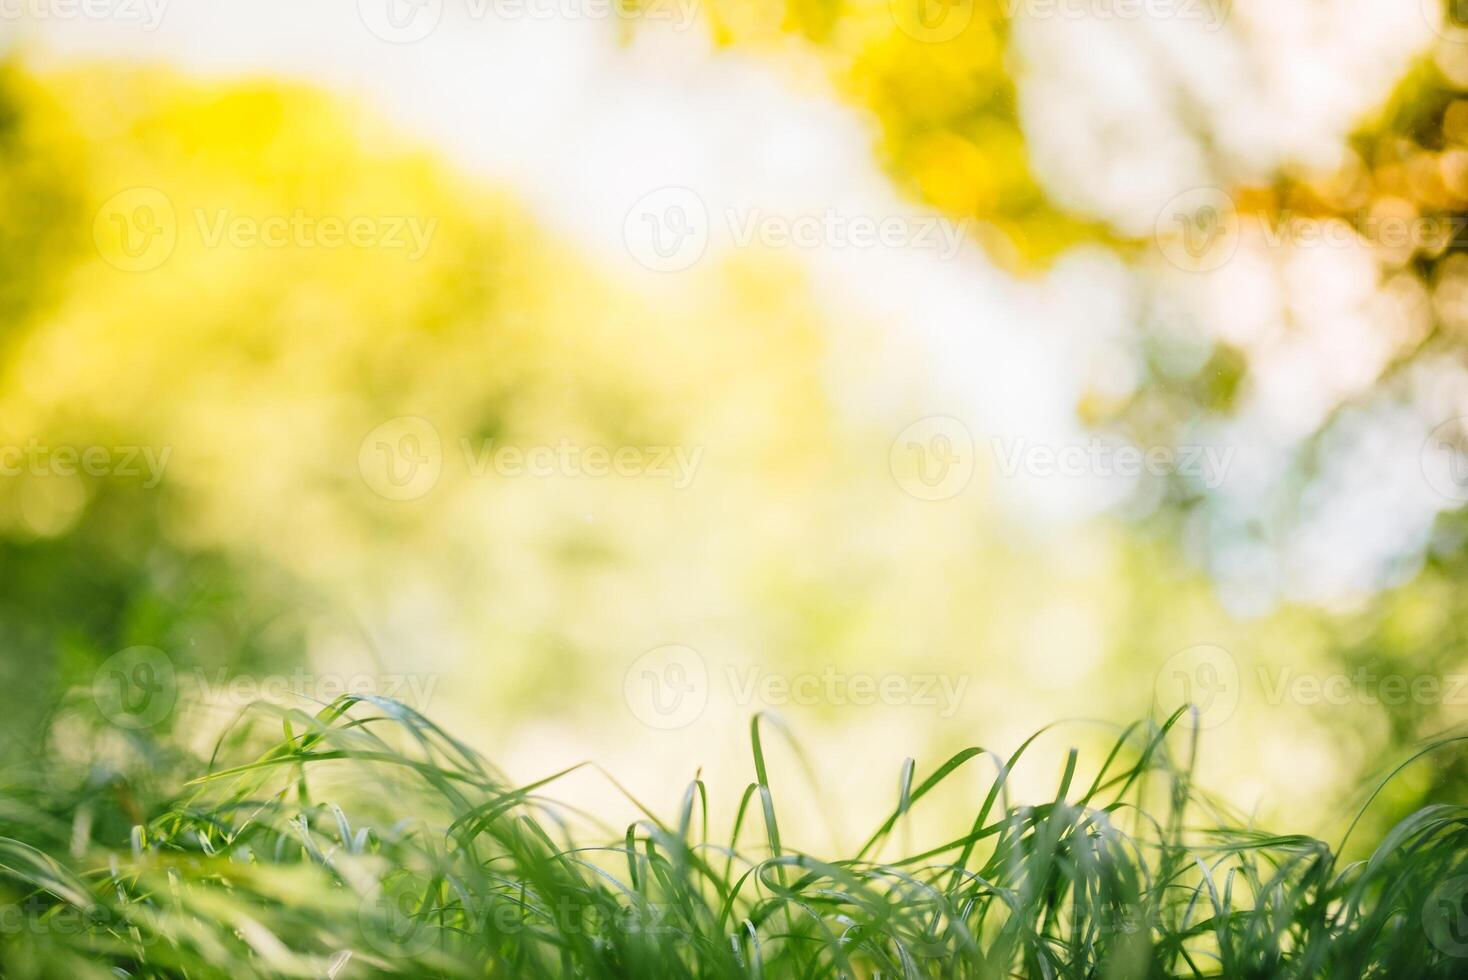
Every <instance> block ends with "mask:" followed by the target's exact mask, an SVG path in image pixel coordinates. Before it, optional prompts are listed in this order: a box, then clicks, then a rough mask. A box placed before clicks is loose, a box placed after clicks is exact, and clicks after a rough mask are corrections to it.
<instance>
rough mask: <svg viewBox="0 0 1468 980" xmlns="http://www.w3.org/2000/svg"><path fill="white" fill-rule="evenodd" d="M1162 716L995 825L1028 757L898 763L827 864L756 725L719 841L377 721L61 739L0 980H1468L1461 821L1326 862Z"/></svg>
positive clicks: (0, 893)
mask: <svg viewBox="0 0 1468 980" xmlns="http://www.w3.org/2000/svg"><path fill="white" fill-rule="evenodd" d="M1178 722H1179V716H1177V715H1174V716H1173V717H1172V718H1171V719H1168V721H1167V722H1166V723H1163V724H1160V725H1155V724H1153V725H1137V726H1133V727H1132V728H1129V729H1127V730H1125V731H1123V732H1121V733H1120V734H1119V736H1118V737H1117V739H1116V741H1115V745H1114V747H1113V748H1112V749H1111V751H1110V753H1109V754H1108V755H1106V756H1105V757H1104V759H1097V760H1094V761H1093V763H1092V770H1094V774H1092V775H1090V776H1089V777H1087V778H1084V779H1083V778H1082V777H1081V776H1080V773H1081V771H1082V769H1081V766H1080V764H1079V760H1078V756H1077V754H1076V753H1075V752H1071V753H1070V754H1069V756H1068V758H1067V761H1066V764H1065V765H1064V767H1063V772H1062V774H1061V776H1060V779H1059V784H1058V786H1057V788H1056V791H1055V793H1054V795H1053V797H1052V798H1051V799H1050V800H1049V801H1048V802H1044V803H1042V804H1039V805H1025V806H1021V805H1016V804H1013V803H1011V802H1010V801H1009V795H1010V794H1009V788H1008V777H1009V776H1010V775H1011V774H1012V773H1013V772H1014V771H1015V770H1016V767H1018V766H1020V765H1021V764H1023V763H1024V762H1026V761H1027V760H1026V759H1025V758H1024V756H1025V752H1026V749H1027V748H1028V747H1029V746H1030V745H1031V744H1032V743H1033V740H1031V742H1029V743H1026V746H1025V747H1022V748H1021V749H1020V750H1019V751H1018V752H1016V753H1014V755H1013V756H1012V757H1009V758H1005V759H999V758H997V757H995V756H994V755H993V754H992V753H989V752H986V751H983V750H980V749H970V750H967V751H965V752H961V753H959V754H958V755H955V756H954V757H953V758H951V759H948V760H947V761H945V762H943V763H942V764H941V765H939V766H937V767H936V768H934V769H932V770H931V771H921V772H920V771H919V770H918V769H917V767H916V766H915V765H913V764H912V763H911V762H909V763H908V764H907V765H906V766H904V768H903V771H902V772H901V774H900V780H899V786H898V794H897V802H896V804H895V806H894V807H893V809H892V811H891V814H890V816H889V817H887V818H886V819H885V820H883V821H882V822H881V824H880V825H879V826H877V827H876V828H874V830H873V832H872V834H871V836H870V838H869V839H868V840H866V841H865V843H864V844H863V846H861V847H860V849H858V850H857V851H856V853H854V854H846V855H836V856H832V855H826V856H819V855H814V854H807V853H803V852H801V851H798V850H796V849H794V848H792V847H790V846H788V845H787V844H786V843H784V842H782V839H781V836H780V830H779V824H778V813H779V807H778V805H777V802H778V796H777V792H776V790H777V789H778V788H779V786H778V785H776V784H773V783H772V782H771V768H772V767H771V765H770V763H769V761H768V760H767V756H766V752H765V748H766V738H767V736H768V734H769V732H770V731H771V728H770V725H771V722H770V721H769V719H765V718H761V717H756V718H755V719H754V721H753V723H752V726H751V746H752V750H753V760H752V761H753V772H754V776H755V782H753V783H752V784H750V785H749V786H748V788H747V789H746V790H745V791H744V793H743V795H742V802H741V804H740V805H739V807H738V809H737V811H736V812H735V813H734V814H733V815H732V819H729V818H728V817H727V815H726V819H725V821H724V822H725V823H726V824H730V823H732V826H733V828H734V829H733V832H732V834H731V835H728V836H727V837H726V838H724V839H719V840H714V839H711V838H710V835H709V831H708V827H709V823H710V814H709V812H708V796H709V794H708V791H707V788H706V787H705V786H704V785H703V783H702V782H701V781H699V780H696V779H695V780H694V781H693V782H692V783H691V784H690V785H689V787H688V790H687V793H686V794H685V795H684V797H683V802H682V805H681V807H679V808H678V809H677V811H676V812H674V813H672V814H669V815H665V817H664V818H660V817H659V816H658V815H655V814H653V813H651V812H647V811H646V809H644V808H642V807H641V806H640V804H637V803H636V801H635V800H631V798H630V797H628V799H629V801H630V804H629V805H633V806H636V807H637V808H638V810H639V811H641V812H642V813H643V815H644V816H643V819H641V820H639V821H638V822H636V823H633V824H632V825H631V826H627V827H625V828H605V829H602V830H597V829H595V828H596V827H597V822H596V821H595V820H594V819H593V818H591V817H590V816H588V815H585V814H579V813H577V812H575V811H574V810H572V809H570V808H568V807H565V806H562V805H559V804H557V803H556V802H554V801H553V800H552V799H550V798H549V796H548V794H549V793H550V792H551V791H552V790H553V784H554V782H555V781H556V780H557V779H559V778H561V777H563V776H564V775H566V773H561V774H557V775H555V776H551V777H549V778H547V779H544V780H541V781H539V782H537V783H534V784H531V785H528V786H518V787H516V786H512V785H511V784H510V783H509V782H508V781H507V780H506V779H505V778H503V777H502V776H501V775H500V774H499V773H497V772H496V771H495V770H494V769H493V768H492V767H491V766H490V765H489V764H488V763H486V762H485V761H484V760H482V759H481V758H480V757H479V756H477V755H476V754H475V753H474V752H472V751H470V750H469V749H468V748H466V747H465V746H464V745H462V744H460V743H459V742H458V741H456V740H455V739H454V738H453V737H451V736H450V735H448V734H447V733H445V732H444V731H442V730H441V729H439V728H438V727H437V726H435V725H434V724H432V723H431V722H430V721H428V720H427V719H425V718H424V717H422V716H421V715H419V714H417V713H416V712H414V711H412V710H409V709H407V708H405V707H403V706H402V705H399V704H397V703H395V702H390V701H386V700H380V699H366V700H362V699H355V698H343V699H341V700H339V701H337V702H335V703H333V704H332V705H330V706H328V707H326V708H325V709H323V710H321V711H320V712H319V713H317V714H315V715H312V714H309V713H305V712H302V711H287V710H284V709H276V708H267V707H265V706H260V707H258V708H256V709H253V710H251V711H249V712H247V713H246V715H245V716H244V717H243V718H242V719H241V721H240V722H239V723H238V724H237V725H235V726H234V727H232V728H231V730H230V731H229V732H228V733H227V734H226V736H225V737H223V738H222V739H221V740H220V742H219V745H218V747H217V749H216V750H215V752H214V754H213V757H212V758H209V759H205V760H195V759H193V758H191V757H190V756H189V755H188V754H187V753H185V752H183V751H182V750H181V749H178V748H177V747H173V748H170V747H169V746H170V744H171V743H170V740H168V739H163V740H158V739H154V738H149V737H143V736H139V735H137V734H132V735H127V736H125V738H126V743H125V744H121V745H119V744H117V743H118V740H119V739H122V738H124V736H122V735H119V734H118V733H116V732H112V733H110V735H107V734H106V733H100V732H92V733H90V734H89V735H88V736H87V737H88V738H90V739H93V741H91V742H90V743H89V748H88V755H86V756H84V757H81V758H76V757H73V756H72V755H68V753H67V752H63V751H62V748H63V747H64V746H63V743H65V744H66V745H74V743H76V742H77V741H78V737H79V736H78V732H76V731H68V730H67V728H66V725H64V724H60V723H58V724H57V726H56V728H57V731H56V733H55V736H54V738H55V739H56V745H57V748H56V751H55V752H54V753H53V755H54V757H55V758H53V759H52V761H50V762H47V763H46V764H45V765H41V766H34V765H33V766H31V767H28V768H27V769H24V770H18V771H12V772H11V773H10V774H9V780H8V781H9V784H10V785H9V788H8V789H7V790H6V792H5V793H4V794H3V796H0V900H4V902H5V903H7V904H0V913H3V920H0V944H3V945H0V952H3V959H0V962H3V971H4V974H5V975H6V976H11V977H31V976H35V977H68V978H84V977H104V976H122V977H155V976H156V977H197V978H202V977H254V976H300V977H323V976H334V977H337V978H349V977H361V976H388V975H397V976H413V977H435V976H445V977H458V976H486V975H493V976H514V977H521V976H523V977H565V976H587V977H639V978H643V977H647V978H659V977H669V978H672V977H711V978H713V977H719V978H724V977H727V978H735V977H740V978H747V977H759V976H768V977H786V976H789V977H840V976H847V977H877V976H881V977H916V976H921V977H934V976H955V977H1117V978H1133V977H1164V976H1184V977H1194V976H1230V977H1275V976H1289V977H1448V976H1468V908H1465V906H1464V897H1463V896H1464V891H1465V890H1468V877H1465V876H1468V810H1465V809H1464V808H1462V807H1457V806H1431V807H1428V808H1425V809H1423V810H1421V811H1419V812H1417V813H1416V814H1414V815H1412V816H1411V817H1410V818H1408V819H1406V820H1404V821H1403V822H1401V823H1400V824H1399V825H1398V826H1396V827H1395V829H1393V830H1392V831H1391V832H1390V833H1389V834H1387V835H1386V836H1385V837H1384V839H1382V840H1381V841H1380V842H1379V843H1378V844H1377V846H1376V848H1375V850H1374V852H1373V853H1371V854H1370V856H1369V858H1367V859H1366V860H1362V861H1355V862H1350V863H1345V862H1343V861H1341V860H1340V859H1338V857H1337V856H1336V852H1335V850H1333V849H1332V847H1330V846H1328V845H1327V844H1326V843H1323V842H1322V841H1319V840H1316V839H1313V838H1311V837H1308V836H1300V835H1276V834H1271V833H1266V832H1264V831H1262V830H1259V829H1257V828H1254V827H1252V826H1250V824H1249V822H1248V821H1247V820H1246V819H1244V818H1242V817H1240V816H1239V815H1238V814H1235V813H1232V812H1230V811H1229V810H1228V809H1227V808H1226V807H1224V806H1222V805H1221V804H1219V803H1218V802H1216V801H1213V800H1210V799H1209V798H1207V797H1206V796H1205V795H1204V794H1202V793H1200V792H1199V791H1198V790H1197V789H1196V788H1195V787H1194V786H1192V785H1191V782H1190V779H1189V771H1190V768H1191V767H1190V764H1189V759H1190V758H1191V757H1192V755H1191V754H1192V752H1193V751H1194V750H1195V748H1196V746H1195V745H1194V744H1193V742H1192V739H1191V736H1190V735H1189V734H1188V733H1186V732H1185V731H1183V726H1180V725H1179V724H1178ZM267 730H268V731H269V732H271V733H273V734H270V735H269V738H268V741H269V742H270V743H272V744H269V745H268V746H267V745H265V743H264V741H262V738H263V733H264V732H265V731H267ZM104 735H106V737H104ZM68 739H69V741H68ZM1460 744H1461V742H1460V740H1459V739H1458V738H1456V737H1455V738H1444V739H1442V740H1439V741H1438V742H1436V743H1434V744H1433V745H1431V746H1427V747H1424V749H1423V752H1427V751H1439V752H1454V751H1457V750H1458V748H1459V747H1460ZM71 751H72V752H73V753H74V752H75V751H76V749H75V748H72V749H71ZM139 753H142V754H143V759H142V762H143V764H142V765H140V766H139V765H133V766H131V768H130V769H129V768H128V767H127V766H123V765H122V764H121V763H119V762H118V759H123V758H127V759H133V760H134V761H136V759H137V757H138V754H139ZM108 759H111V760H112V761H111V762H107V761H104V760H108ZM63 760H64V761H63ZM191 770H192V771H191ZM180 771H181V772H185V773H187V774H188V775H189V776H190V777H191V778H190V779H189V780H188V782H186V783H182V784H180V783H178V782H175V781H174V780H173V776H172V774H173V773H175V772H180ZM980 772H987V773H992V774H994V775H993V776H992V782H991V784H990V786H989V788H988V790H987V791H986V792H984V793H982V794H981V795H980V797H979V798H978V799H976V800H975V801H974V805H972V812H971V814H965V815H964V821H963V822H964V824H965V825H967V826H969V827H970V828H971V829H970V830H969V832H967V833H965V834H962V835H961V836H958V837H957V838H956V839H952V840H941V841H934V842H932V843H931V844H930V845H929V846H924V847H920V848H918V849H917V851H916V853H897V852H896V844H895V840H894V838H895V839H902V838H903V837H905V836H906V831H907V828H906V827H905V826H904V825H905V824H906V822H907V820H908V817H909V813H910V811H912V810H914V808H919V807H924V806H928V807H931V806H935V805H936V804H937V803H938V799H937V797H936V795H935V791H936V790H937V789H938V788H939V787H940V786H945V788H947V789H952V788H953V784H949V783H948V781H949V780H953V779H955V778H959V777H960V776H962V777H969V778H972V777H973V775H974V774H975V773H980ZM125 773H126V774H125ZM776 775H779V774H778V773H777V774H776ZM790 782H791V783H792V784H793V783H794V782H795V779H794V777H790ZM965 785H971V783H965ZM951 795H953V794H951V793H945V794H943V796H944V799H945V800H947V798H948V797H949V796H951ZM1373 795H1374V794H1373ZM1369 803H1370V801H1369V800H1368V801H1367V805H1368V806H1369ZM944 805H945V806H946V807H948V808H949V809H951V807H952V803H951V802H945V803H944ZM905 850H906V849H905Z"/></svg>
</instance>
